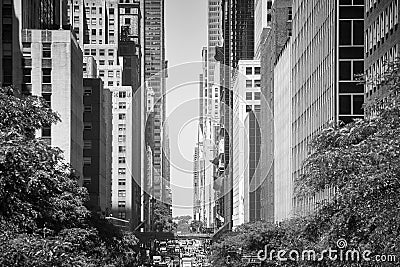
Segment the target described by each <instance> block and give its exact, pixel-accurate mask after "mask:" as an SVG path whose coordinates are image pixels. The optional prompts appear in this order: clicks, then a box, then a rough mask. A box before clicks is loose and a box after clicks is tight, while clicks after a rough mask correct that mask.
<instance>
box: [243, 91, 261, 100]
mask: <svg viewBox="0 0 400 267" xmlns="http://www.w3.org/2000/svg"><path fill="white" fill-rule="evenodd" d="M260 99H261V92H246V100H260Z"/></svg>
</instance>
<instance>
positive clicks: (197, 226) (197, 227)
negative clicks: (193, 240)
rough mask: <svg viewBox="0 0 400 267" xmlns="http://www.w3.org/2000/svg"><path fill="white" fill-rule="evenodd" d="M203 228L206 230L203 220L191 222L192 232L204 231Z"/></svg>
mask: <svg viewBox="0 0 400 267" xmlns="http://www.w3.org/2000/svg"><path fill="white" fill-rule="evenodd" d="M203 230H204V225H203V222H202V221H197V220H193V221H192V222H191V223H190V231H191V232H195V233H198V232H200V233H201V232H203Z"/></svg>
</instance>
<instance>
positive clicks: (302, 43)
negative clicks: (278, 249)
mask: <svg viewBox="0 0 400 267" xmlns="http://www.w3.org/2000/svg"><path fill="white" fill-rule="evenodd" d="M363 32H364V1H362V0H353V1H322V0H320V1H311V2H310V1H301V0H295V1H293V46H292V79H293V83H292V90H293V93H292V108H293V112H292V115H293V116H292V158H293V161H292V168H293V170H292V179H296V178H297V177H298V176H299V175H300V174H301V172H302V163H303V161H304V159H305V158H306V157H307V155H308V152H309V147H308V144H309V142H310V141H311V139H312V138H313V137H314V136H315V134H317V133H318V132H319V131H321V130H322V129H323V128H324V127H326V126H327V125H328V124H329V123H330V122H332V121H333V122H337V121H338V120H341V121H344V122H349V121H351V120H352V119H354V118H362V117H363V111H362V108H361V107H362V104H363V100H364V90H363V88H362V86H354V84H355V82H356V77H355V76H356V75H355V74H358V73H362V72H363V69H364V68H363V65H364V36H363V34H362V33H363ZM330 191H331V190H327V192H321V193H320V194H317V195H316V196H315V197H310V198H303V199H295V200H294V203H293V206H294V212H295V213H300V214H303V213H308V212H312V211H313V210H315V204H316V202H318V201H319V200H321V199H325V198H327V197H329V196H330V193H331V192H330Z"/></svg>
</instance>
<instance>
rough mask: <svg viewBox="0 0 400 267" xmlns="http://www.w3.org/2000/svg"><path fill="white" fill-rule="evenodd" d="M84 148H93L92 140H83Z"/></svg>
mask: <svg viewBox="0 0 400 267" xmlns="http://www.w3.org/2000/svg"><path fill="white" fill-rule="evenodd" d="M83 149H92V140H83Z"/></svg>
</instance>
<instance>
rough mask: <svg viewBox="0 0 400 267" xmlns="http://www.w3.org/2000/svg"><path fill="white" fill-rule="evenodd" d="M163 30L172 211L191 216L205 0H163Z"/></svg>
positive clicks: (204, 33)
mask: <svg viewBox="0 0 400 267" xmlns="http://www.w3.org/2000/svg"><path fill="white" fill-rule="evenodd" d="M165 34H166V59H167V60H168V67H169V68H168V78H167V118H166V121H167V123H168V127H169V135H170V148H171V156H170V163H171V188H172V199H173V200H172V204H173V208H172V212H173V216H174V217H175V216H181V215H191V216H193V211H192V202H193V154H194V147H195V144H196V142H197V127H198V121H197V119H198V116H199V103H198V100H199V74H200V73H201V71H202V69H201V50H202V47H203V46H206V45H207V0H165Z"/></svg>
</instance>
